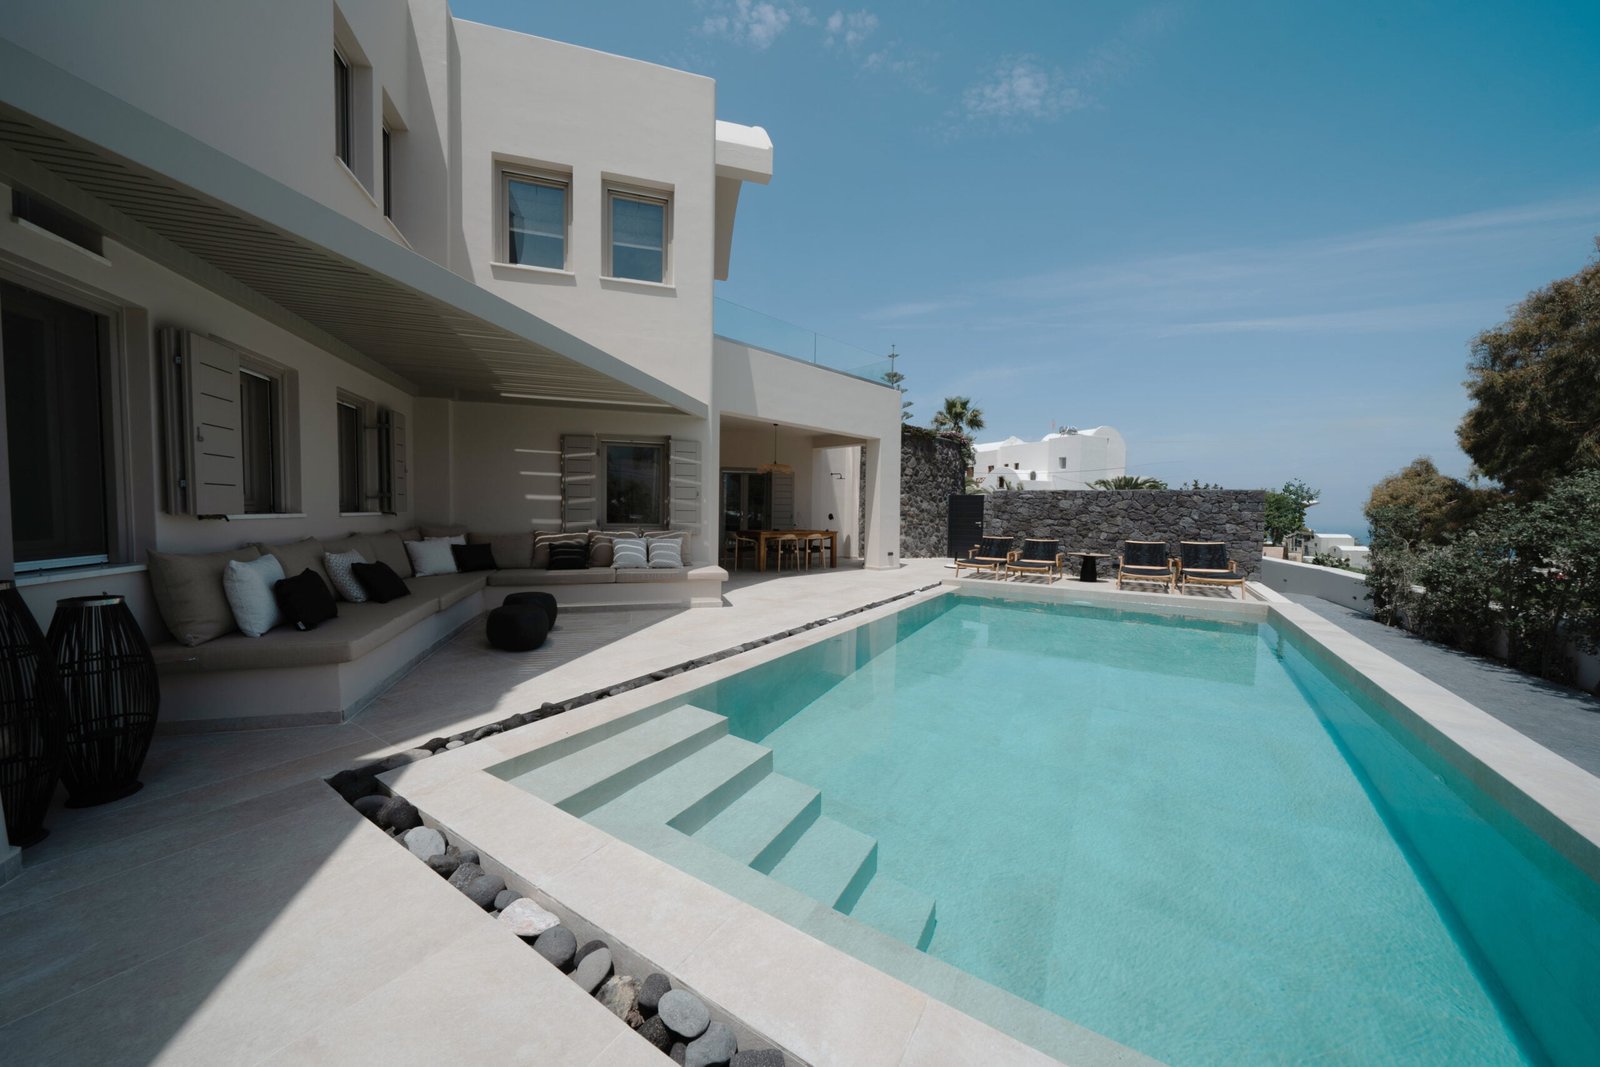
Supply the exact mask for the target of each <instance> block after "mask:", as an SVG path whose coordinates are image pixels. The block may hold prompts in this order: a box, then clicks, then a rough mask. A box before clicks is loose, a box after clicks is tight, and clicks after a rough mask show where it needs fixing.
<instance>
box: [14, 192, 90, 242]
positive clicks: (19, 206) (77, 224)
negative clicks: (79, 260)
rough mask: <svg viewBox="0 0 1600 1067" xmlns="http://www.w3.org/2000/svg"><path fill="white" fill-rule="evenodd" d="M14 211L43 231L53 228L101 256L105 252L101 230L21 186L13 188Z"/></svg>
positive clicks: (59, 234)
mask: <svg viewBox="0 0 1600 1067" xmlns="http://www.w3.org/2000/svg"><path fill="white" fill-rule="evenodd" d="M11 214H13V215H15V216H16V217H17V218H19V219H23V220H25V221H27V222H31V223H33V224H34V225H35V226H37V227H39V228H40V229H41V230H49V231H50V232H51V233H53V234H55V235H56V236H57V237H60V238H62V239H63V240H67V241H71V242H72V243H73V244H75V245H77V246H78V247H79V248H86V249H88V250H89V251H91V252H93V253H94V254H95V255H97V256H98V255H100V254H101V248H102V245H101V241H100V231H99V230H97V229H95V228H94V227H93V226H90V225H89V224H88V223H87V222H83V221H81V220H79V219H78V218H77V217H76V216H74V215H70V214H68V213H67V212H65V211H62V210H61V209H60V208H58V207H56V206H55V205H54V204H52V203H50V202H49V201H48V200H41V199H39V198H38V197H36V196H33V195H31V194H29V193H25V192H23V191H22V190H20V189H13V190H11Z"/></svg>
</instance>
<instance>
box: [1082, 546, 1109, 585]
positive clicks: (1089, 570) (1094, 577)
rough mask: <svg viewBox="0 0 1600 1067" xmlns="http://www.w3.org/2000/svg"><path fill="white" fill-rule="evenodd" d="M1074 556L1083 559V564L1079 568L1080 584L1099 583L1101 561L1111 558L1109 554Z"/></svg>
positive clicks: (1085, 553) (1097, 553)
mask: <svg viewBox="0 0 1600 1067" xmlns="http://www.w3.org/2000/svg"><path fill="white" fill-rule="evenodd" d="M1072 554H1073V555H1074V556H1079V557H1082V559H1083V563H1082V564H1080V565H1079V567H1078V581H1080V582H1098V581H1099V580H1100V561H1101V560H1103V559H1110V558H1111V554H1110V553H1109V552H1074V553H1072Z"/></svg>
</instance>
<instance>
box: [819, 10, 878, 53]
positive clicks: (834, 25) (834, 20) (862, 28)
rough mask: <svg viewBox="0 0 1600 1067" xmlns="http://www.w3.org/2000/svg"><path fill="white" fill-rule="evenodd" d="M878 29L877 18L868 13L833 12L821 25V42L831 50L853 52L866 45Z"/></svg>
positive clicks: (863, 11) (864, 11)
mask: <svg viewBox="0 0 1600 1067" xmlns="http://www.w3.org/2000/svg"><path fill="white" fill-rule="evenodd" d="M877 28H878V16H877V15H874V14H873V13H872V12H870V11H866V10H862V11H852V12H848V13H847V12H845V11H842V10H841V11H835V12H834V13H833V14H831V15H829V16H828V19H827V21H826V22H825V23H823V40H824V41H826V42H827V44H828V46H829V47H831V48H844V49H846V50H847V51H851V52H853V51H855V50H856V49H858V48H860V47H861V46H862V45H864V44H866V43H867V38H868V37H871V36H872V34H873V32H874V31H876V30H877Z"/></svg>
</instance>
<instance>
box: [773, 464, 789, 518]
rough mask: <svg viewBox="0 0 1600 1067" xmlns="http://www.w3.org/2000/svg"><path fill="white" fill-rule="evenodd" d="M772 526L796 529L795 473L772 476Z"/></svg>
mask: <svg viewBox="0 0 1600 1067" xmlns="http://www.w3.org/2000/svg"><path fill="white" fill-rule="evenodd" d="M772 528H773V529H774V530H792V529H794V475H793V474H774V475H773V476H772Z"/></svg>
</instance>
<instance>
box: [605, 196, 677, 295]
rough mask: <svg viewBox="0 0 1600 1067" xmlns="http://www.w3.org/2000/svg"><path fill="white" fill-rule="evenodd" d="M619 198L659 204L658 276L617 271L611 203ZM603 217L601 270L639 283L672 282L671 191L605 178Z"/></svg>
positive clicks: (665, 283)
mask: <svg viewBox="0 0 1600 1067" xmlns="http://www.w3.org/2000/svg"><path fill="white" fill-rule="evenodd" d="M619 200H628V201H633V202H635V203H648V204H659V205H661V277H660V278H655V279H651V278H629V277H626V276H624V275H619V274H617V272H616V263H615V258H614V254H615V251H616V237H615V234H614V232H613V230H614V228H615V227H614V222H613V220H614V216H615V209H614V205H615V204H616V203H617V201H619ZM603 202H604V218H603V220H602V221H603V232H602V235H601V240H602V250H601V253H602V259H601V273H602V275H603V276H604V277H605V278H607V279H609V280H612V281H619V282H633V283H635V284H638V285H667V286H670V285H671V284H672V207H673V198H672V193H671V191H669V190H666V189H651V188H648V187H644V186H632V185H624V184H618V183H614V182H608V183H606V186H605V196H604V198H603Z"/></svg>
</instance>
